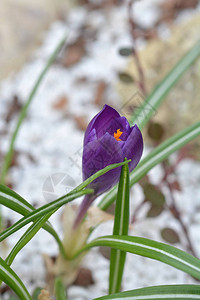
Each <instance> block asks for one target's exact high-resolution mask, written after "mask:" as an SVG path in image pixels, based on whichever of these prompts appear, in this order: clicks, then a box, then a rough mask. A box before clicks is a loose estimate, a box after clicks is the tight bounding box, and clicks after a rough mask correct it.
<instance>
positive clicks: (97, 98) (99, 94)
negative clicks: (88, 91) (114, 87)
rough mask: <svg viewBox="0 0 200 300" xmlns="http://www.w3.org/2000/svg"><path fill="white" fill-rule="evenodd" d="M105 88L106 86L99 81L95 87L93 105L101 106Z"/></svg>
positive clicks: (103, 82)
mask: <svg viewBox="0 0 200 300" xmlns="http://www.w3.org/2000/svg"><path fill="white" fill-rule="evenodd" d="M106 88H107V84H106V82H105V81H99V83H98V86H97V90H96V94H95V97H94V103H95V104H96V105H99V106H101V105H102V103H103V98H104V95H105V92H106Z"/></svg>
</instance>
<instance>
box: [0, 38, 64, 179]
mask: <svg viewBox="0 0 200 300" xmlns="http://www.w3.org/2000/svg"><path fill="white" fill-rule="evenodd" d="M65 41H66V36H65V37H64V38H62V40H61V41H60V42H59V43H58V45H57V46H56V49H55V50H54V51H53V53H52V54H51V56H50V58H49V60H48V61H47V64H46V65H45V67H44V69H43V70H42V72H41V74H40V75H39V77H38V78H37V80H36V82H35V84H34V86H33V89H32V90H31V92H30V95H29V97H28V100H27V102H26V103H25V105H24V107H23V108H22V110H21V113H20V115H19V119H18V122H17V125H16V127H15V130H14V132H13V135H12V137H11V141H10V145H9V150H8V153H7V155H6V157H5V160H4V162H3V166H2V171H1V177H0V179H1V180H0V182H1V183H2V184H4V183H5V179H6V174H7V172H8V169H9V166H10V163H11V160H12V156H13V149H14V145H15V141H16V138H17V135H18V132H19V130H20V127H21V125H22V122H23V120H24V118H25V117H26V113H27V110H28V108H29V106H30V104H31V102H32V100H33V98H34V96H35V94H36V92H37V90H38V88H39V86H40V84H41V82H42V80H43V78H44V77H45V75H46V73H47V71H48V70H49V68H50V66H51V65H52V63H53V62H54V60H55V58H56V56H57V55H58V53H59V52H60V50H61V49H62V47H63V45H64V44H65Z"/></svg>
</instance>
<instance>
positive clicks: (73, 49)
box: [61, 37, 86, 68]
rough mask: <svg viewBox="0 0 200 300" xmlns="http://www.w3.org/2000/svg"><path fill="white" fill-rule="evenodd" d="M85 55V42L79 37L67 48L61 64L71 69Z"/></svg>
mask: <svg viewBox="0 0 200 300" xmlns="http://www.w3.org/2000/svg"><path fill="white" fill-rule="evenodd" d="M85 54H86V50H85V41H84V39H83V38H82V37H79V38H78V39H77V40H76V41H75V42H74V43H73V44H71V45H68V46H67V48H66V51H65V53H64V55H63V57H62V59H61V63H62V65H63V66H64V67H66V68H69V67H71V66H73V65H74V64H76V63H78V62H79V61H80V60H81V59H82V57H83V56H84V55H85Z"/></svg>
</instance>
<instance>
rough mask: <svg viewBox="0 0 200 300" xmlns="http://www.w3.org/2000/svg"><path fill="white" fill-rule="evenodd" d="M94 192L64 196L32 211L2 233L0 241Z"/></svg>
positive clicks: (89, 190) (87, 190)
mask: <svg viewBox="0 0 200 300" xmlns="http://www.w3.org/2000/svg"><path fill="white" fill-rule="evenodd" d="M92 193H93V190H91V189H85V190H84V191H80V192H77V193H73V194H72V195H67V196H63V197H61V198H59V199H57V200H55V201H53V202H51V203H48V204H46V205H44V206H42V207H40V208H38V209H35V210H34V211H32V212H31V213H30V214H28V215H27V216H25V217H23V218H21V219H20V220H19V221H17V222H16V223H15V224H13V225H12V226H10V227H9V228H7V229H6V230H4V231H3V232H2V233H0V241H2V240H4V239H5V238H7V237H8V236H10V235H11V234H13V233H14V232H16V231H17V230H19V229H21V228H22V227H23V226H25V225H26V224H28V223H30V222H32V221H35V220H37V219H38V218H40V217H42V216H43V215H45V214H47V213H49V212H51V211H54V210H57V209H58V208H60V207H61V206H63V205H64V204H66V203H68V202H71V201H72V200H74V199H76V198H78V197H81V196H83V195H86V194H92Z"/></svg>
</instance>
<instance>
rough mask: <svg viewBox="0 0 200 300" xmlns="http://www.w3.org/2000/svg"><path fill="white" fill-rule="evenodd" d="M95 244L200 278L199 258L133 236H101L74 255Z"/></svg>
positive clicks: (165, 245) (171, 247)
mask: <svg viewBox="0 0 200 300" xmlns="http://www.w3.org/2000/svg"><path fill="white" fill-rule="evenodd" d="M97 246H108V247H111V248H114V249H119V250H121V251H126V252H130V253H133V254H137V255H141V256H145V257H148V258H152V259H155V260H158V261H161V262H163V263H166V264H168V265H170V266H172V267H174V268H177V269H179V270H182V271H184V272H186V273H188V274H190V275H191V276H193V277H195V278H197V279H200V260H199V259H198V258H196V257H194V256H192V255H190V254H188V253H186V252H184V251H182V250H179V249H177V248H175V247H173V246H170V245H167V244H163V243H159V242H156V241H153V240H149V239H146V238H141V237H135V236H103V237H99V238H97V239H95V240H94V241H92V242H90V243H89V244H88V245H87V246H85V247H84V248H83V249H82V250H81V251H80V252H79V253H77V254H76V256H77V255H79V254H80V253H81V252H83V251H85V250H87V249H89V248H91V247H97Z"/></svg>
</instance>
